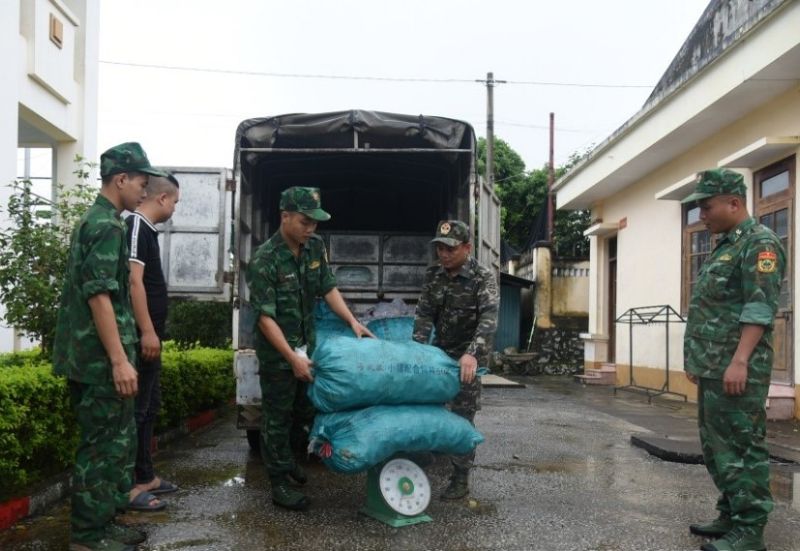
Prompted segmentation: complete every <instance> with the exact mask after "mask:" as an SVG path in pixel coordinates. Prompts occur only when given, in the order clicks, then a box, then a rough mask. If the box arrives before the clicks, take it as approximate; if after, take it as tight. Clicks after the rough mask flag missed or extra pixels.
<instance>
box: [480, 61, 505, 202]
mask: <svg viewBox="0 0 800 551" xmlns="http://www.w3.org/2000/svg"><path fill="white" fill-rule="evenodd" d="M475 82H483V83H485V84H486V176H485V178H486V184H487V185H488V186H489V189H493V188H494V86H495V84H505V82H506V81H505V80H495V79H494V73H486V80H480V79H478V80H476V81H475Z"/></svg>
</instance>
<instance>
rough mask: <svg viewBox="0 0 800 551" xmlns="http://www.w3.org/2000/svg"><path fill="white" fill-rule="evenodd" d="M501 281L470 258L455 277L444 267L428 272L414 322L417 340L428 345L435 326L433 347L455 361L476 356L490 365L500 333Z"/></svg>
mask: <svg viewBox="0 0 800 551" xmlns="http://www.w3.org/2000/svg"><path fill="white" fill-rule="evenodd" d="M498 303H499V298H498V294H497V278H496V276H495V275H494V273H492V271H491V270H489V269H488V268H484V267H483V266H480V265H479V264H478V261H477V260H475V258H473V257H469V259H467V261H466V262H465V263H464V265H463V266H462V267H461V269H460V270H459V272H458V273H457V274H456V275H455V277H450V276H448V275H447V272H446V271H445V270H444V268H442V267H441V266H432V267H430V268H428V270H427V272H426V273H425V282H424V283H423V286H422V294H421V295H420V298H419V302H418V303H417V313H416V318H415V320H414V337H413V338H414V340H415V341H418V342H424V343H427V342H428V339H429V338H430V335H431V330H432V329H433V328H434V327H435V328H436V331H435V333H434V340H433V343H432V344H433V345H434V346H438V347H439V348H441V349H442V350H444V351H445V352H446V353H447V354H448V355H449V356H450V357H451V358H455V359H459V358H460V357H461V356H462V355H463V354H470V355H471V356H475V358H477V360H478V365H479V366H486V365H487V362H488V359H489V353H490V352H491V348H492V343H493V342H494V334H495V331H496V330H497V311H498Z"/></svg>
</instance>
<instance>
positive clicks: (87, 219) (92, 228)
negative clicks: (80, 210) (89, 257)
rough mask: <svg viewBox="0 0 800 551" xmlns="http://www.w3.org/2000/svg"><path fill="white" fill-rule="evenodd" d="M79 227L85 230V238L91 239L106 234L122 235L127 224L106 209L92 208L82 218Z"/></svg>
mask: <svg viewBox="0 0 800 551" xmlns="http://www.w3.org/2000/svg"><path fill="white" fill-rule="evenodd" d="M79 227H81V228H83V229H84V230H85V231H84V232H82V234H83V235H84V236H86V237H91V236H94V235H98V234H106V233H112V234H113V233H119V234H122V232H123V231H124V229H125V223H124V222H123V221H122V220H120V219H119V218H117V217H116V216H113V215H112V214H110V213H109V212H108V211H106V210H105V209H100V208H95V207H94V206H92V207H89V210H88V211H86V214H84V215H83V217H82V218H81V221H80V222H79Z"/></svg>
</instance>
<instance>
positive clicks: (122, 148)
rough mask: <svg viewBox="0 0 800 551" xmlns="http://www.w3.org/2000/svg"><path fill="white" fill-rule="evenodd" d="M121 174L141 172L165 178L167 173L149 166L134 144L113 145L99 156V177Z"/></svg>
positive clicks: (140, 149)
mask: <svg viewBox="0 0 800 551" xmlns="http://www.w3.org/2000/svg"><path fill="white" fill-rule="evenodd" d="M121 172H143V173H144V174H152V175H153V176H162V177H166V175H167V173H166V172H164V171H161V170H158V169H157V168H153V166H152V165H150V161H149V160H147V154H146V153H145V152H144V149H142V146H141V145H139V144H138V143H136V142H127V143H121V144H119V145H115V146H114V147H112V148H110V149H107V150H106V151H105V152H104V153H103V154H102V155H100V176H103V177H105V176H111V175H113V174H119V173H121Z"/></svg>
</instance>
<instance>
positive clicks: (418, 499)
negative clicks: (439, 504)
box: [379, 459, 431, 516]
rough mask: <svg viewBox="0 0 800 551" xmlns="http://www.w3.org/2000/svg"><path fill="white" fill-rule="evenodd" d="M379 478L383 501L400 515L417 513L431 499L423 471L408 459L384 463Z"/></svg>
mask: <svg viewBox="0 0 800 551" xmlns="http://www.w3.org/2000/svg"><path fill="white" fill-rule="evenodd" d="M379 480H380V489H381V495H382V496H383V499H384V501H386V504H387V505H388V506H389V507H391V508H392V509H393V510H394V511H396V512H398V513H400V514H401V515H406V516H414V515H419V514H420V513H422V512H423V511H425V508H426V507H428V504H429V503H430V501H431V486H430V483H429V482H428V477H427V476H425V471H423V470H422V469H421V468H419V466H418V465H417V464H416V463H414V462H412V461H409V460H408V459H392V460H391V461H389V462H388V463H386V465H384V466H383V469H381V474H380V479H379Z"/></svg>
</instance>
